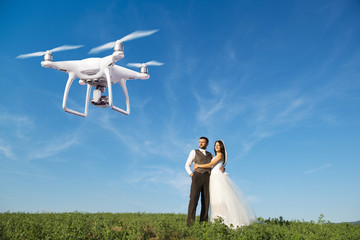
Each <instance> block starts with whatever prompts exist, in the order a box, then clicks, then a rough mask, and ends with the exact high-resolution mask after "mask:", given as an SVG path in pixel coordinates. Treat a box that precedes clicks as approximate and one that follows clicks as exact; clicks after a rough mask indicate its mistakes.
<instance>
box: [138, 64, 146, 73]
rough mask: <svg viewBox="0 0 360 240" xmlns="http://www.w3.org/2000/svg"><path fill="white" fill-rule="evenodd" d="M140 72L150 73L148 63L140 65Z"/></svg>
mask: <svg viewBox="0 0 360 240" xmlns="http://www.w3.org/2000/svg"><path fill="white" fill-rule="evenodd" d="M140 72H141V73H145V74H148V68H147V66H146V65H143V66H141V67H140Z"/></svg>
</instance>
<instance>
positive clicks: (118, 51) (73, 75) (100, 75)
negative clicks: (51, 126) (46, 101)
mask: <svg viewBox="0 0 360 240" xmlns="http://www.w3.org/2000/svg"><path fill="white" fill-rule="evenodd" d="M156 31H157V30H155V31H137V32H134V33H132V34H129V35H128V36H126V37H124V38H122V39H121V40H118V41H116V42H111V43H107V44H104V45H102V46H100V47H97V48H94V49H92V50H91V51H90V53H93V52H99V51H102V50H104V49H108V48H112V47H114V52H113V54H111V55H109V56H106V57H103V58H86V59H83V60H75V61H58V62H53V61H52V53H51V52H55V51H62V50H68V49H74V48H78V47H81V46H62V47H59V48H55V49H53V50H48V51H46V52H38V53H32V54H24V55H20V56H18V57H17V58H26V57H32V56H39V55H40V54H41V55H44V61H42V62H41V65H42V66H43V67H45V68H53V69H56V70H60V71H63V72H66V73H67V74H69V78H68V80H67V83H66V87H65V91H64V97H63V102H62V108H63V109H64V111H65V112H68V113H72V114H75V115H78V116H81V117H86V116H87V114H88V108H89V98H90V91H91V88H92V87H94V88H95V89H94V91H93V99H91V103H92V104H93V105H95V106H98V107H102V108H106V107H107V106H110V107H111V108H112V109H114V110H115V111H118V112H120V113H123V114H125V115H128V114H130V101H129V94H128V90H127V87H126V81H127V80H132V79H143V80H145V79H148V78H149V77H150V75H149V74H148V69H147V65H157V66H159V65H162V63H159V62H156V61H150V62H148V63H143V64H138V63H136V64H128V65H129V66H136V67H140V72H136V71H133V70H130V69H127V68H124V67H121V66H118V65H115V63H116V62H117V61H118V60H120V59H122V58H123V57H124V48H123V44H122V42H124V41H128V40H131V39H134V38H138V37H143V36H147V35H150V34H153V33H154V32H156ZM77 78H78V79H79V84H81V85H87V91H86V100H85V109H84V112H82V113H81V112H78V111H75V110H73V109H70V108H68V107H67V106H66V103H67V99H68V94H69V90H70V87H71V85H72V83H73V81H74V80H75V79H77ZM114 83H119V84H120V85H121V87H122V89H123V91H124V94H125V100H126V110H123V109H121V108H119V107H116V106H115V105H114V103H113V92H112V85H113V84H114ZM106 87H108V95H109V96H104V95H103V96H102V95H101V93H104V92H105V89H106Z"/></svg>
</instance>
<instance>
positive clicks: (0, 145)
mask: <svg viewBox="0 0 360 240" xmlns="http://www.w3.org/2000/svg"><path fill="white" fill-rule="evenodd" d="M0 152H2V153H3V154H4V155H5V157H7V158H9V159H12V158H14V154H13V152H12V150H11V147H10V146H9V145H7V144H5V143H4V141H3V140H2V139H0Z"/></svg>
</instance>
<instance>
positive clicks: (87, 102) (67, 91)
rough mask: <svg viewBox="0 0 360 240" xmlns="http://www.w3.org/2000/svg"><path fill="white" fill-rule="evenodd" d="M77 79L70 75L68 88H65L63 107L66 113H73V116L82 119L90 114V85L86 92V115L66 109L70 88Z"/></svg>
mask: <svg viewBox="0 0 360 240" xmlns="http://www.w3.org/2000/svg"><path fill="white" fill-rule="evenodd" d="M75 78H76V77H75V76H74V75H73V74H69V78H68V80H67V83H66V87H65V92H64V98H63V104H62V107H63V109H64V111H65V112H68V113H72V114H75V115H78V116H80V117H86V116H87V114H88V109H89V98H90V90H91V86H90V85H89V84H88V85H87V90H86V100H85V111H84V113H80V112H78V111H75V110H72V109H70V108H67V107H66V102H67V98H68V95H69V90H70V87H71V85H72V83H73V81H74V80H75Z"/></svg>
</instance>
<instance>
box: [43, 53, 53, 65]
mask: <svg viewBox="0 0 360 240" xmlns="http://www.w3.org/2000/svg"><path fill="white" fill-rule="evenodd" d="M52 60H53V55H52V54H51V52H50V51H46V53H45V55H44V62H52Z"/></svg>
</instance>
